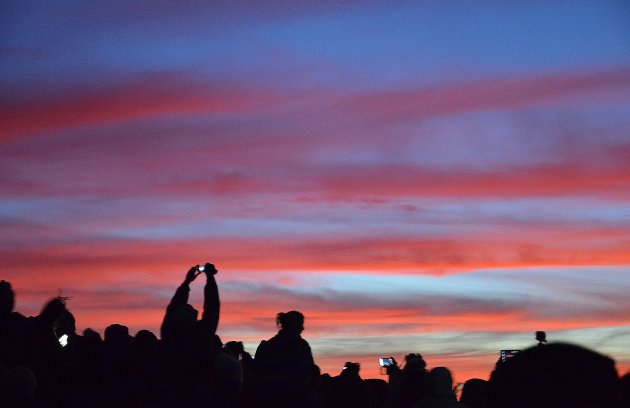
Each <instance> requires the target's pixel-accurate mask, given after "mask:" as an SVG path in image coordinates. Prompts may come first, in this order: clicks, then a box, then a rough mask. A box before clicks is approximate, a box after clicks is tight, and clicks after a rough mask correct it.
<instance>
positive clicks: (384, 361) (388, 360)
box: [378, 357, 394, 367]
mask: <svg viewBox="0 0 630 408" xmlns="http://www.w3.org/2000/svg"><path fill="white" fill-rule="evenodd" d="M378 364H379V365H380V366H381V367H391V366H393V365H394V359H393V358H392V357H381V358H379V359H378Z"/></svg>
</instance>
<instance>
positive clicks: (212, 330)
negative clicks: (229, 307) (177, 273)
mask: <svg viewBox="0 0 630 408" xmlns="http://www.w3.org/2000/svg"><path fill="white" fill-rule="evenodd" d="M216 273H217V269H216V268H215V266H214V265H213V264H211V263H206V264H205V265H203V266H199V265H197V266H193V267H191V268H190V269H189V270H188V272H187V273H186V276H185V278H184V281H183V282H182V283H181V284H180V285H179V287H178V288H177V290H176V291H175V294H174V295H173V298H172V299H171V301H170V303H169V304H168V306H167V307H166V313H165V315H164V320H163V321H162V326H161V328H160V336H161V338H162V345H163V355H164V360H165V361H164V366H165V370H166V373H165V375H166V378H167V381H169V382H170V383H171V385H172V386H173V388H174V389H175V396H174V397H175V398H176V399H177V402H176V404H179V405H185V404H186V403H188V402H189V401H190V400H186V399H185V398H189V399H190V398H194V396H193V395H191V392H190V389H191V388H194V389H203V390H207V389H208V388H210V387H211V386H212V385H213V383H214V370H213V366H214V359H215V357H216V356H217V354H218V353H219V351H220V350H221V347H222V346H223V344H222V343H221V339H220V338H219V337H218V336H217V335H216V331H217V327H218V325H219V313H220V301H219V290H218V287H217V282H216V280H215V274H216ZM202 274H203V275H205V276H206V284H205V286H204V301H203V313H202V315H201V319H198V314H199V313H198V311H197V310H196V309H195V308H194V307H193V306H192V305H190V304H189V303H188V298H189V294H190V284H191V283H192V282H193V281H194V280H195V279H196V278H197V277H198V276H199V275H202ZM195 392H196V391H195ZM200 392H202V391H200ZM203 392H205V391H203Z"/></svg>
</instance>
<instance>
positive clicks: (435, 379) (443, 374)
mask: <svg viewBox="0 0 630 408" xmlns="http://www.w3.org/2000/svg"><path fill="white" fill-rule="evenodd" d="M429 387H430V389H431V392H432V393H433V395H435V396H438V397H451V396H454V395H455V394H453V377H452V376H451V372H450V371H449V369H448V368H446V367H435V368H434V369H432V370H431V371H429Z"/></svg>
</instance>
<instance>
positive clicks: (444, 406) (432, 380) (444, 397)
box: [414, 367, 462, 408]
mask: <svg viewBox="0 0 630 408" xmlns="http://www.w3.org/2000/svg"><path fill="white" fill-rule="evenodd" d="M428 380H429V390H430V395H429V396H426V397H424V398H422V399H420V401H418V402H417V403H416V405H414V408H458V407H462V405H461V404H460V403H459V402H457V399H456V398H455V393H453V377H452V376H451V372H450V370H449V369H448V368H446V367H435V368H434V369H432V370H431V371H429V376H428Z"/></svg>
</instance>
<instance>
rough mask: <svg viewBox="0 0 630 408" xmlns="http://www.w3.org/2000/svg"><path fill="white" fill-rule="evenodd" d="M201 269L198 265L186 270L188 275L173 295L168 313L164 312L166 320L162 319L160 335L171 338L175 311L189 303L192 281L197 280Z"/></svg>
mask: <svg viewBox="0 0 630 408" xmlns="http://www.w3.org/2000/svg"><path fill="white" fill-rule="evenodd" d="M199 273H200V272H199V270H198V268H197V267H196V266H193V267H192V268H190V269H189V270H188V272H186V277H185V278H184V281H183V282H182V284H181V285H179V287H177V290H176V291H175V294H174V295H173V298H172V299H171V301H170V303H169V304H168V306H166V313H165V314H164V320H162V327H160V336H161V337H162V339H165V338H169V337H170V335H171V334H172V333H171V332H172V328H173V327H172V326H173V324H172V322H171V321H172V319H173V311H174V310H175V309H176V308H177V307H178V306H183V305H186V304H187V303H188V295H189V294H190V283H191V282H192V281H194V280H195V278H196V277H197V276H199Z"/></svg>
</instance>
